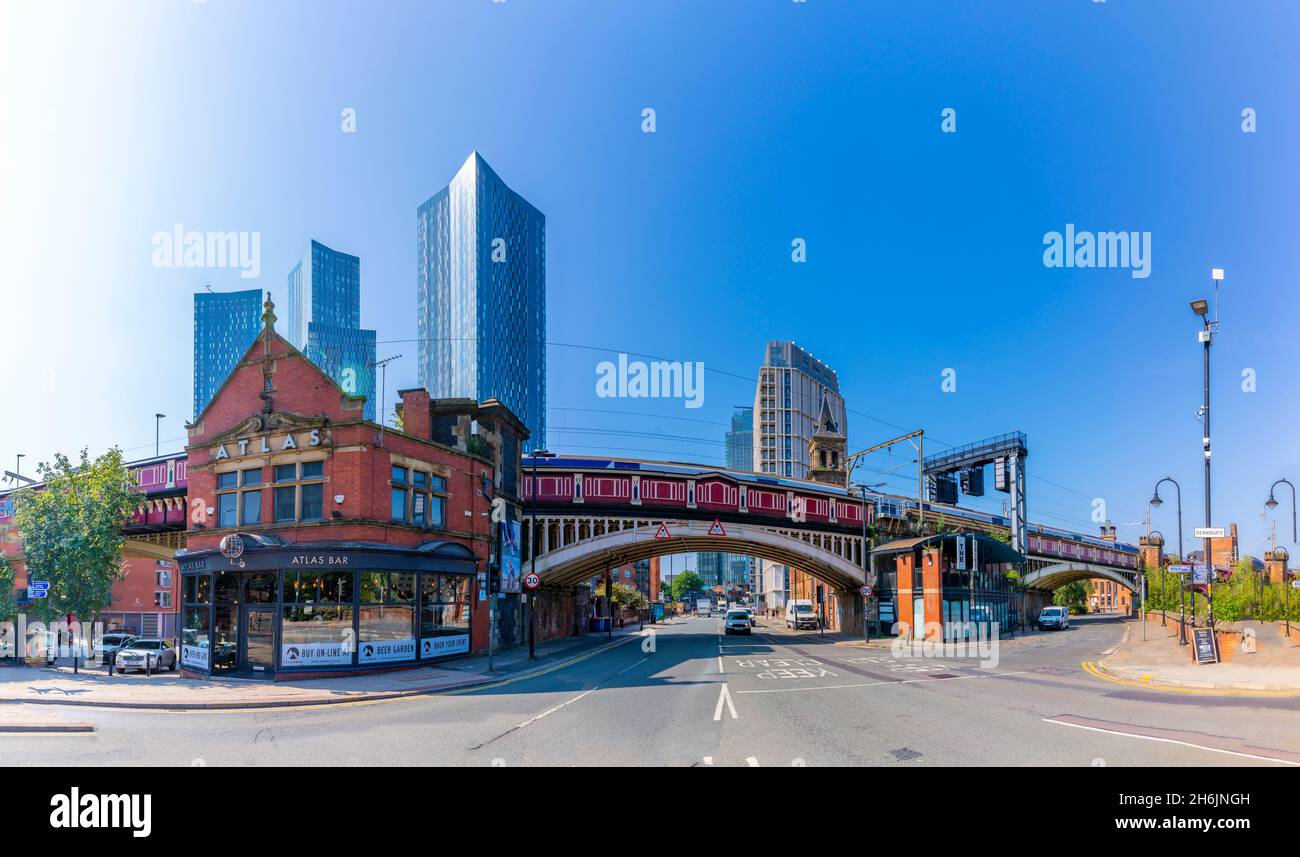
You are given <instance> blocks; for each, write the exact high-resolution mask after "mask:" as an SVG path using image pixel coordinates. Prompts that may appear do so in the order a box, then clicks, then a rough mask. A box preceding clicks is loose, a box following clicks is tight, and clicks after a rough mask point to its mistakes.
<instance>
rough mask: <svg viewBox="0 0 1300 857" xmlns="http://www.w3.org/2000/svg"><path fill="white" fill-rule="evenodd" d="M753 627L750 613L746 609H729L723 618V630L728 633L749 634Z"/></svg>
mask: <svg viewBox="0 0 1300 857" xmlns="http://www.w3.org/2000/svg"><path fill="white" fill-rule="evenodd" d="M752 627H753V626H752V625H751V624H750V621H749V613H748V612H747V611H745V610H728V611H727V615H726V617H725V618H724V619H723V620H722V630H723V633H726V634H748V633H749V632H750V629H751V628H752Z"/></svg>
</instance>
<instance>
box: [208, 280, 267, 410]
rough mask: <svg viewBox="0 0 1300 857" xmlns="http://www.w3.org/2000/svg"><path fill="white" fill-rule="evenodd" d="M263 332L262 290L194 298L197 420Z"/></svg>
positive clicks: (212, 294)
mask: <svg viewBox="0 0 1300 857" xmlns="http://www.w3.org/2000/svg"><path fill="white" fill-rule="evenodd" d="M261 329H262V291H261V289H247V290H245V291H240V292H199V293H198V294H196V295H195V296H194V417H195V418H197V417H198V415H199V414H201V413H203V409H204V408H206V407H207V406H208V402H210V401H212V397H213V396H215V395H216V393H217V388H218V387H220V386H221V385H222V383H224V382H225V380H226V377H227V376H228V375H229V374H230V373H231V372H232V371H234V368H235V364H237V363H238V362H239V359H240V358H241V357H243V356H244V352H246V351H248V348H249V346H250V345H252V344H253V340H254V339H255V338H257V332H258V331H259V330H261Z"/></svg>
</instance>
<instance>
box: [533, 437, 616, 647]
mask: <svg viewBox="0 0 1300 857" xmlns="http://www.w3.org/2000/svg"><path fill="white" fill-rule="evenodd" d="M554 457H555V453H553V452H547V451H546V450H544V449H534V450H533V489H532V491H530V492H529V493H530V494H531V495H532V501H533V503H532V506H533V511H532V523H531V524H530V525H529V527H530V529H529V533H528V561H529V563H531V565H532V568H531V569H530V571H531V572H532V573H533V574H536V573H537V459H539V458H554ZM536 608H537V590H533V591H532V592H531V593H529V594H528V657H529V658H530V659H535V658H536V657H537V609H536ZM610 621H611V624H612V622H613V620H612V619H611V620H610Z"/></svg>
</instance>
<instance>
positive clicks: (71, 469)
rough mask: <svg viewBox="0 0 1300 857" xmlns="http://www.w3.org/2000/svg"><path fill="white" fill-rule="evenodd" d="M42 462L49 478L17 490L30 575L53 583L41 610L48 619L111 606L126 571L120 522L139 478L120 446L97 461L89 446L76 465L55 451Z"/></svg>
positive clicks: (134, 498) (130, 508) (83, 616)
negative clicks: (130, 469)
mask: <svg viewBox="0 0 1300 857" xmlns="http://www.w3.org/2000/svg"><path fill="white" fill-rule="evenodd" d="M37 470H38V472H39V473H40V476H41V479H42V481H43V482H44V484H43V485H41V486H37V487H30V488H23V489H22V490H20V491H19V492H17V494H16V495H15V498H14V510H15V518H16V520H17V523H18V533H19V536H20V537H21V539H22V544H23V555H24V557H25V559H26V564H27V578H28V580H45V581H49V584H50V588H49V596H48V597H47V598H45V599H43V600H39V601H37V602H35V604H36V611H35V612H36V613H37V615H38V616H39V617H41V618H43V619H46V620H50V619H54V618H56V617H63V616H66V615H67V614H69V613H73V614H75V615H76V617H77V619H78V620H80V621H86V620H87V619H89V618H90V617H92V616H94V615H95V614H97V613H99V612H100V611H101V610H103V609H105V608H106V607H108V605H109V604H110V603H111V602H112V599H113V584H114V583H115V582H116V581H118V580H121V579H122V576H123V574H122V546H123V544H124V543H125V541H126V538H125V536H123V535H122V528H123V527H124V526H126V524H128V523H129V522H130V520H131V515H132V513H133V512H134V510H135V508H136V505H137V502H138V498H139V493H138V491H137V489H136V485H135V480H134V479H133V478H132V476H131V474H130V473H129V472H127V469H126V467H125V466H124V465H123V463H122V453H121V451H120V450H118V449H111V450H109V451H108V452H106V453H104V454H103V455H101V456H99V457H98V458H96V459H95V460H93V461H92V460H91V459H90V455H89V453H88V451H87V450H85V449H83V450H82V451H81V461H80V463H79V464H76V465H74V464H73V463H72V462H71V461H69V460H68V457H67V456H65V455H62V454H60V455H56V456H55V457H54V464H52V465H50V464H45V463H42V464H41V465H40V466H39V467H38V468H37Z"/></svg>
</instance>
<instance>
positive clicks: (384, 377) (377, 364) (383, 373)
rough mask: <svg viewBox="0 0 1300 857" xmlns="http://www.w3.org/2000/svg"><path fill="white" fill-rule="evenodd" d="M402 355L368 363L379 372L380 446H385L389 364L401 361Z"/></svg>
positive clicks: (368, 365)
mask: <svg viewBox="0 0 1300 857" xmlns="http://www.w3.org/2000/svg"><path fill="white" fill-rule="evenodd" d="M401 359H402V355H400V354H394V355H393V356H392V357H385V358H384V359H383V360H376V361H374V362H373V363H367V364H366V366H367V367H368V368H370V369H378V370H379V378H380V381H379V445H380V446H383V445H384V420H385V414H384V389H385V387H387V386H388V364H389V363H392V362H393V361H394V360H401Z"/></svg>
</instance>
